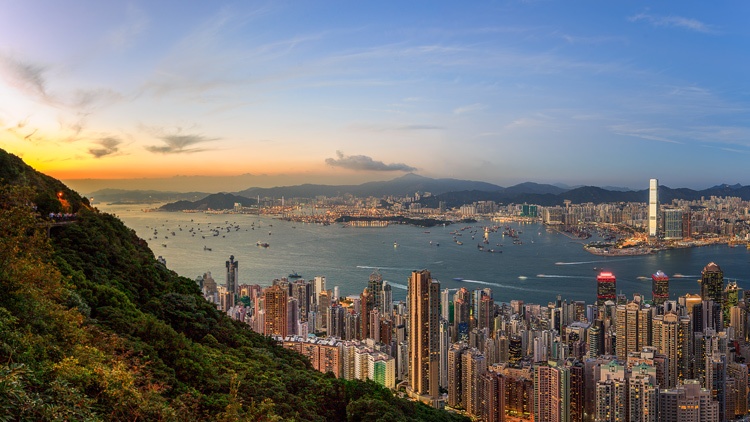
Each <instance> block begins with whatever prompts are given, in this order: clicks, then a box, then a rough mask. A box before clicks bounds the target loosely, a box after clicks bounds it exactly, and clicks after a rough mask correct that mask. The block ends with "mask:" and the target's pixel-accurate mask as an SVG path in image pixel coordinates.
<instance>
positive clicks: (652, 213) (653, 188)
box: [648, 179, 659, 237]
mask: <svg viewBox="0 0 750 422" xmlns="http://www.w3.org/2000/svg"><path fill="white" fill-rule="evenodd" d="M658 215H659V180H657V179H651V180H649V184H648V235H649V236H652V237H656V235H657V234H658V229H659V225H658V219H657V216H658Z"/></svg>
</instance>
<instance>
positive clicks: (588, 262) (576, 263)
mask: <svg viewBox="0 0 750 422" xmlns="http://www.w3.org/2000/svg"><path fill="white" fill-rule="evenodd" d="M597 262H606V261H601V260H599V261H578V262H555V265H583V264H596V263H597Z"/></svg>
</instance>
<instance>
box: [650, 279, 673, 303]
mask: <svg viewBox="0 0 750 422" xmlns="http://www.w3.org/2000/svg"><path fill="white" fill-rule="evenodd" d="M651 294H652V295H653V301H654V306H661V305H662V304H663V303H664V302H666V301H667V300H669V277H667V275H666V274H664V271H662V270H659V271H657V272H656V274H652V275H651Z"/></svg>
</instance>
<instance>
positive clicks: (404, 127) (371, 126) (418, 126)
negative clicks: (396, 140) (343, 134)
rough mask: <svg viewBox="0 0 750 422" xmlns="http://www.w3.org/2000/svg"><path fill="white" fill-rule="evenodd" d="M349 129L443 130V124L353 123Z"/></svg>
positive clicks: (376, 130)
mask: <svg viewBox="0 0 750 422" xmlns="http://www.w3.org/2000/svg"><path fill="white" fill-rule="evenodd" d="M349 127H350V128H351V129H354V130H358V131H363V132H390V131H396V132H411V131H423V130H444V129H445V127H444V126H438V125H427V124H409V125H397V126H394V125H374V124H355V125H351V126H349Z"/></svg>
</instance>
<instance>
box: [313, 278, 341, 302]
mask: <svg viewBox="0 0 750 422" xmlns="http://www.w3.org/2000/svg"><path fill="white" fill-rule="evenodd" d="M325 289H326V278H325V277H323V276H317V277H315V303H318V297H319V296H320V293H321V292H323V291H324V290H325ZM337 299H338V298H337Z"/></svg>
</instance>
